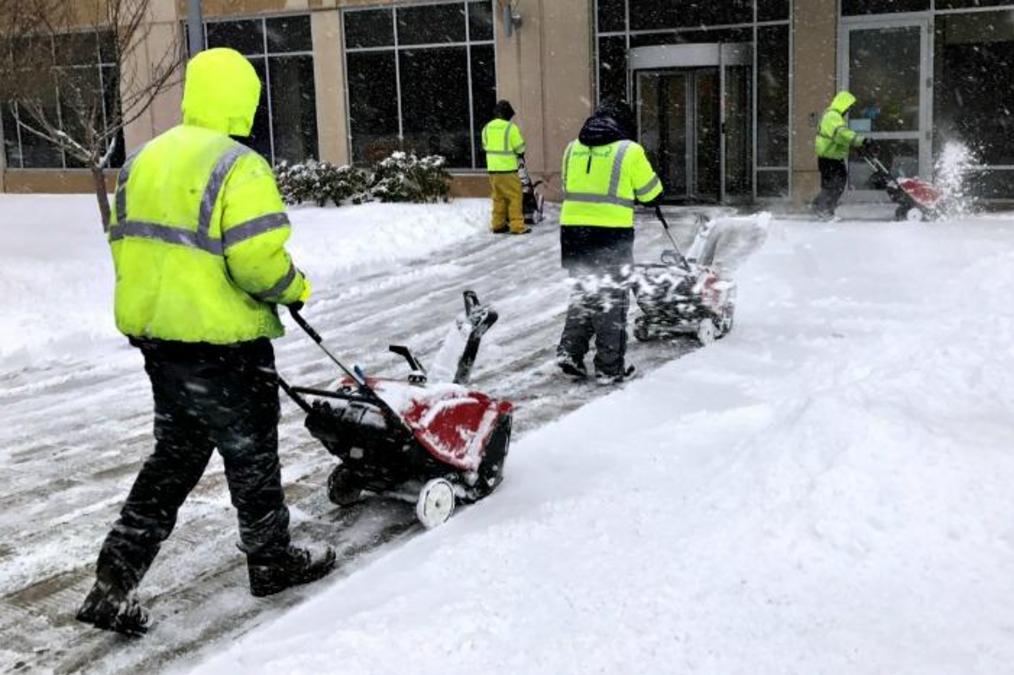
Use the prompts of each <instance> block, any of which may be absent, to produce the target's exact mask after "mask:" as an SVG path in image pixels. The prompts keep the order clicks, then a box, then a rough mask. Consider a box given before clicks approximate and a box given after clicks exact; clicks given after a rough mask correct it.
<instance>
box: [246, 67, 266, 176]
mask: <svg viewBox="0 0 1014 675" xmlns="http://www.w3.org/2000/svg"><path fill="white" fill-rule="evenodd" d="M250 63H251V64H253V67H254V70H256V71H257V77H259V78H260V79H261V100H260V102H259V103H258V104H257V112H256V113H255V114H254V123H253V128H252V129H251V130H250V135H249V136H248V137H247V138H244V139H241V140H242V141H243V142H244V143H245V144H246V145H248V146H249V147H251V148H253V149H254V150H256V151H257V152H259V153H260V154H261V155H263V156H264V157H265V158H267V159H268V160H269V161H270V160H271V119H270V116H269V111H268V84H267V73H266V71H265V66H264V58H263V57H261V58H257V59H250Z"/></svg>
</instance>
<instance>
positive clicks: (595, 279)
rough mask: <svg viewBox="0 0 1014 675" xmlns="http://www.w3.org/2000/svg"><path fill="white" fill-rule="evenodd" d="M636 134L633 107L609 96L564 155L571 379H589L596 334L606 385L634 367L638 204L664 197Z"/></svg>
mask: <svg viewBox="0 0 1014 675" xmlns="http://www.w3.org/2000/svg"><path fill="white" fill-rule="evenodd" d="M634 134H635V123H634V116H633V113H632V112H631V110H630V107H629V106H628V105H627V104H626V103H622V102H606V103H603V104H602V105H600V106H599V107H598V108H597V109H596V110H595V114H594V115H593V116H592V117H591V118H589V119H588V120H587V121H586V122H585V123H584V127H583V128H582V129H581V133H580V135H579V136H578V139H577V140H576V141H572V142H571V143H570V145H568V146H567V149H566V150H565V151H564V156H563V166H562V176H561V179H562V180H561V182H562V183H563V191H564V194H563V206H562V208H561V210H560V250H561V253H562V259H563V266H564V267H565V268H566V269H567V270H568V271H569V272H570V275H571V277H572V279H573V282H574V288H573V291H572V293H571V298H570V306H569V308H568V310H567V319H566V324H565V326H564V328H563V335H562V336H561V337H560V344H559V346H558V347H557V365H558V366H559V367H560V369H561V370H563V372H564V373H566V374H568V375H570V376H572V377H577V378H584V377H587V374H588V372H587V368H586V366H585V363H584V359H585V354H587V352H588V348H589V345H590V342H591V339H592V337H593V336H594V338H595V364H594V365H595V373H596V376H597V379H598V381H599V383H601V384H612V383H616V382H620V381H622V380H623V379H625V378H627V377H630V376H631V375H632V374H633V373H634V367H633V366H628V365H626V364H625V362H624V359H625V357H626V351H627V309H628V307H629V304H630V294H629V289H628V283H627V280H628V278H629V275H630V265H631V264H632V263H633V261H634V258H633V256H634V254H633V249H634V207H635V206H636V205H637V204H638V203H640V204H647V205H653V204H657V203H658V202H659V201H661V199H662V182H661V181H660V180H659V178H658V176H657V175H656V174H655V171H654V169H652V168H651V163H650V162H649V161H648V158H647V156H646V155H645V153H644V148H642V147H641V146H640V145H639V144H637V143H635V142H634V140H633V138H634Z"/></svg>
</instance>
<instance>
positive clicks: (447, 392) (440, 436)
mask: <svg viewBox="0 0 1014 675" xmlns="http://www.w3.org/2000/svg"><path fill="white" fill-rule="evenodd" d="M464 295H465V313H464V314H463V315H462V316H461V317H460V318H459V319H458V321H457V324H456V327H455V329H454V331H455V332H456V334H457V335H459V336H460V337H461V339H460V340H451V341H450V342H453V343H454V346H455V348H456V347H457V346H459V345H461V346H463V349H462V350H461V352H460V355H459V356H458V361H457V364H456V367H455V368H453V379H452V381H449V382H435V381H430V376H429V374H428V373H427V371H426V369H425V368H423V366H422V364H421V363H420V362H419V361H418V360H417V359H416V357H415V356H414V355H413V354H412V352H411V351H410V350H409V349H408V348H407V347H403V346H392V347H391V348H390V349H391V351H392V352H393V353H395V354H398V355H400V356H402V357H403V358H404V359H405V361H406V362H407V363H408V366H409V369H410V372H409V374H408V376H407V378H406V379H404V380H400V379H389V378H375V377H368V376H366V375H365V374H364V373H363V372H362V371H361V370H360V369H359V368H358V367H354V368H352V369H350V368H348V367H346V366H345V365H344V364H343V363H342V362H341V361H339V360H338V359H337V358H336V357H335V356H334V355H333V354H332V353H331V352H330V351H329V350H328V349H327V347H326V346H325V345H324V342H323V339H322V338H321V337H320V335H319V334H318V333H317V332H316V331H315V330H314V329H313V328H312V327H311V326H310V325H309V324H308V323H307V322H306V320H305V319H303V317H302V316H301V315H300V314H299V312H298V311H292V318H293V319H294V320H295V321H296V323H297V324H299V326H300V327H301V328H302V329H303V330H304V331H305V332H306V334H307V335H309V336H310V338H311V339H312V340H313V341H314V342H316V343H317V344H318V345H319V346H320V348H321V349H322V350H323V351H324V353H325V354H326V355H327V356H328V357H329V358H330V359H331V360H332V361H333V362H334V363H335V364H336V365H337V366H338V368H339V369H340V370H341V371H342V373H343V377H342V378H341V379H339V381H338V382H337V385H336V386H335V387H334V388H331V389H313V388H307V387H293V386H290V385H288V384H287V383H285V382H282V383H281V386H282V388H283V389H284V390H285V392H286V393H287V394H288V395H289V396H290V397H291V398H292V399H293V401H295V402H296V404H297V405H298V406H299V407H300V408H302V409H303V411H304V412H305V413H306V427H307V429H308V430H309V431H310V433H311V434H312V435H313V436H314V438H316V439H317V440H319V441H320V442H321V443H322V444H323V445H324V447H325V448H327V450H328V452H330V453H331V454H332V455H334V456H335V457H337V458H338V459H339V460H340V462H341V463H340V464H339V465H338V466H337V467H335V469H334V470H333V471H332V473H331V475H330V477H329V478H328V497H329V498H330V499H331V501H332V502H334V503H335V504H338V505H339V506H348V505H351V504H353V503H355V502H357V501H360V500H361V499H363V498H364V497H365V496H368V495H369V494H375V495H395V496H405V495H406V494H412V495H415V501H416V516H417V517H418V519H419V521H420V522H421V523H422V524H423V525H424V526H425V527H427V528H431V527H435V526H437V525H440V524H441V523H443V522H445V521H446V520H447V519H448V518H449V517H450V515H451V513H452V512H453V510H454V506H455V503H456V502H465V503H468V502H474V501H477V500H479V499H482V498H483V497H485V496H487V495H489V494H490V493H491V492H493V490H495V489H496V487H497V486H498V485H499V484H500V482H501V481H502V480H503V468H504V462H505V461H506V459H507V451H508V448H509V446H510V438H511V421H512V416H513V405H512V404H511V403H510V402H508V401H501V400H497V399H494V398H492V397H490V396H487V395H486V394H484V393H482V392H479V391H475V390H472V389H470V388H469V387H468V386H467V384H468V379H469V376H470V374H471V369H472V364H473V363H474V361H475V357H476V354H477V353H478V349H479V342H480V340H481V339H482V336H483V334H484V333H485V332H486V331H487V330H488V329H489V328H490V327H491V326H492V325H493V323H495V322H496V319H497V314H496V312H495V311H493V310H492V309H491V308H490V307H488V306H485V305H482V304H480V303H479V299H478V297H476V295H475V293H473V292H471V291H466V292H465V294H464ZM462 343H463V344H462ZM445 345H446V343H445Z"/></svg>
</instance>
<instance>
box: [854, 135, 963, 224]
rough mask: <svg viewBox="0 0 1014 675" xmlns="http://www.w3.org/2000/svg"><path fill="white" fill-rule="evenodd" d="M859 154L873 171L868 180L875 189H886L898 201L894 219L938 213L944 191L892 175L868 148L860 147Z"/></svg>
mask: <svg viewBox="0 0 1014 675" xmlns="http://www.w3.org/2000/svg"><path fill="white" fill-rule="evenodd" d="M860 157H862V158H863V161H864V162H866V165H867V166H869V167H870V169H871V170H872V171H873V175H872V176H870V184H871V185H872V186H873V187H874V188H875V189H877V190H886V191H887V196H888V197H890V198H891V201H892V202H894V203H895V204H897V205H898V208H897V209H895V210H894V219H895V220H912V221H920V220H933V219H935V218H938V217H939V216H940V211H941V208H942V207H943V202H944V194H943V192H942V191H941V190H939V189H938V188H937V187H936V186H934V185H933V184H932V183H927V182H926V181H924V180H920V179H919V178H904V177H900V176H895V175H894V174H893V173H891V171H890V170H889V169H888V168H887V167H886V166H884V163H883V162H882V161H880V158H879V157H877V156H876V155H874V154H873V153H871V152H867V151H862V152H860Z"/></svg>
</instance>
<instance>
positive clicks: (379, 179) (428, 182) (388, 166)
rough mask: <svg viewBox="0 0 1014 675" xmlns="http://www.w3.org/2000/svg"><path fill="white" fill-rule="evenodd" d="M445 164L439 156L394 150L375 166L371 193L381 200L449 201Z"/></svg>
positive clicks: (448, 182)
mask: <svg viewBox="0 0 1014 675" xmlns="http://www.w3.org/2000/svg"><path fill="white" fill-rule="evenodd" d="M446 164H447V160H445V159H444V158H443V157H441V156H439V155H429V156H427V157H422V158H419V157H417V156H416V155H414V154H406V153H404V152H395V153H392V154H391V156H390V157H388V158H387V159H385V160H383V161H382V162H380V163H379V164H377V165H376V166H375V167H374V172H373V183H372V186H371V192H372V193H373V196H374V197H375V198H376V199H378V200H380V201H382V202H419V203H429V202H438V201H442V202H446V201H447V200H448V196H449V195H450V192H451V175H450V174H449V173H448V172H447V169H446V168H445V165H446Z"/></svg>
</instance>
